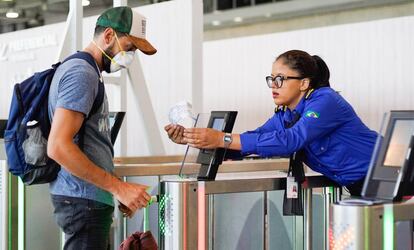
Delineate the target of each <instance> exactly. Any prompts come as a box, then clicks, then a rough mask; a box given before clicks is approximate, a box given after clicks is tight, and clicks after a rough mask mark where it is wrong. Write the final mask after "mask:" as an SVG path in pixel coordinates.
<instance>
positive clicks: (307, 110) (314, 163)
mask: <svg viewBox="0 0 414 250" xmlns="http://www.w3.org/2000/svg"><path fill="white" fill-rule="evenodd" d="M297 115H299V116H300V118H299V120H298V121H297V122H296V124H295V125H293V126H292V127H291V128H285V124H286V123H288V122H291V121H292V120H293V119H294V116H297ZM377 135H378V134H377V133H376V132H374V131H372V130H370V129H369V128H368V127H367V126H365V124H364V123H362V121H361V119H360V118H359V117H358V116H357V115H356V113H355V111H354V110H353V108H352V107H351V105H350V104H349V103H348V102H347V101H345V99H344V98H342V97H341V96H340V95H339V94H338V93H336V92H335V91H334V90H333V89H331V88H329V87H323V88H319V89H316V90H315V91H314V92H313V93H311V95H310V96H309V97H308V98H306V97H304V98H303V99H302V100H301V101H300V102H299V104H298V105H297V107H296V109H295V110H293V111H290V110H289V109H286V110H280V111H279V112H276V113H275V115H274V116H273V117H272V118H270V119H269V120H268V121H267V122H266V123H265V124H263V125H262V126H261V127H259V128H257V129H256V130H254V131H248V132H245V133H243V134H241V135H240V141H241V146H242V154H258V155H260V156H262V157H269V156H287V155H290V154H292V153H293V152H295V151H298V150H299V149H302V148H303V149H304V150H305V154H306V160H305V163H306V165H308V166H309V167H310V168H312V169H313V170H315V171H317V172H319V173H322V174H323V175H325V176H327V177H329V178H330V179H332V180H334V181H336V182H337V183H339V184H341V185H348V184H351V183H353V182H355V181H358V180H361V179H362V178H364V177H365V175H366V173H367V170H368V165H369V162H370V159H371V154H372V152H373V149H374V145H375V141H376V138H377Z"/></svg>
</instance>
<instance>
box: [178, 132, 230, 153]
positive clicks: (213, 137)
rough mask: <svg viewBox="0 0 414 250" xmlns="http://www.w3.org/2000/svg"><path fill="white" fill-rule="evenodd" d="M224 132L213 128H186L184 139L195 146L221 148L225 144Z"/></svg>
mask: <svg viewBox="0 0 414 250" xmlns="http://www.w3.org/2000/svg"><path fill="white" fill-rule="evenodd" d="M223 136H224V133H223V132H221V131H218V130H215V129H212V128H186V129H185V130H184V140H185V141H186V142H187V143H188V145H190V146H191V147H194V148H206V149H213V148H220V147H223V146H224V142H223Z"/></svg>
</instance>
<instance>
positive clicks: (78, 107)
mask: <svg viewBox="0 0 414 250" xmlns="http://www.w3.org/2000/svg"><path fill="white" fill-rule="evenodd" d="M99 80H100V78H99V76H98V74H97V72H96V70H95V69H94V68H93V67H92V66H91V65H90V64H89V63H88V62H86V61H85V60H83V59H71V60H68V61H67V62H65V63H63V64H62V65H60V66H59V67H58V68H57V70H56V73H55V75H54V76H53V80H52V84H51V86H50V91H49V114H50V116H51V118H53V114H54V111H55V109H56V108H64V109H68V110H72V111H77V112H81V113H83V114H84V115H85V119H86V118H87V120H86V124H85V134H84V146H83V152H84V153H85V154H86V156H87V157H88V158H89V159H90V160H91V161H92V162H94V163H95V164H96V165H97V166H98V167H100V168H102V169H104V170H105V171H107V172H109V173H112V172H113V169H114V165H113V162H112V158H113V155H114V152H113V146H112V143H111V135H110V127H109V112H108V99H107V97H106V94H105V97H104V102H103V104H102V105H101V107H100V108H99V109H98V111H97V112H96V113H95V114H91V116H89V112H90V111H91V109H92V105H93V103H94V100H95V98H96V96H97V94H98V84H99ZM74 141H75V143H77V141H78V138H77V136H76V137H75V139H74ZM50 193H51V194H53V195H64V196H69V197H77V198H84V199H91V200H95V201H99V202H102V203H105V204H108V205H111V206H113V205H114V202H113V198H112V195H111V194H110V193H109V192H106V191H104V190H102V189H100V188H98V187H96V186H95V185H93V184H91V183H89V182H86V181H84V180H81V179H80V178H78V177H76V176H74V175H72V174H70V173H69V172H68V171H66V170H65V168H63V167H62V168H61V170H60V172H59V174H58V177H57V179H56V180H55V181H53V182H52V183H51V184H50Z"/></svg>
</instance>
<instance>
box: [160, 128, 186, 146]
mask: <svg viewBox="0 0 414 250" xmlns="http://www.w3.org/2000/svg"><path fill="white" fill-rule="evenodd" d="M164 129H165V131H167V134H168V137H169V138H170V140H171V141H173V142H175V143H178V144H187V142H186V141H185V140H184V137H183V133H184V127H183V126H181V125H178V124H168V125H167V126H165V127H164Z"/></svg>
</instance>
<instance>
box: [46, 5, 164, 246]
mask: <svg viewBox="0 0 414 250" xmlns="http://www.w3.org/2000/svg"><path fill="white" fill-rule="evenodd" d="M137 49H138V50H140V51H141V52H143V53H145V54H147V55H152V54H154V53H155V52H156V49H155V48H154V47H153V46H152V45H151V44H150V43H149V42H148V41H147V39H146V19H145V17H144V16H142V15H140V14H139V13H137V12H136V11H133V10H132V9H131V8H129V7H117V8H111V9H108V10H106V11H105V12H104V13H103V14H102V15H101V16H99V18H98V20H97V23H96V27H95V34H94V38H93V41H92V42H91V43H90V44H89V45H88V46H87V47H86V48H85V49H84V50H83V51H81V52H78V53H77V54H76V55H77V56H76V57H75V58H71V59H70V60H66V61H64V62H63V63H62V64H61V65H60V66H59V67H58V68H57V70H56V73H55V75H54V77H53V80H52V84H51V87H50V92H49V104H48V105H49V107H48V108H49V114H50V119H51V120H53V123H52V128H51V131H50V135H49V138H48V156H49V157H50V158H52V159H53V160H55V161H56V162H57V163H59V165H61V170H60V172H59V174H58V177H57V178H56V180H54V181H53V182H51V184H50V193H51V199H52V203H53V206H54V208H55V211H54V214H55V218H56V221H57V223H58V225H59V226H60V227H61V229H62V230H63V231H64V232H65V236H66V241H65V247H64V249H108V247H109V229H110V225H111V223H112V214H113V210H114V201H113V197H114V198H115V199H117V200H118V201H120V203H122V204H123V205H125V209H124V215H126V216H129V217H131V216H132V215H133V214H134V213H135V211H136V210H137V209H140V208H142V207H144V206H146V205H147V203H148V201H149V200H150V198H151V197H150V196H149V195H148V194H147V193H146V191H145V190H146V188H147V186H144V185H140V184H133V183H127V182H123V181H121V180H119V179H118V178H116V177H115V176H114V175H113V174H112V173H113V169H114V165H113V162H112V158H113V145H112V143H111V137H110V128H109V127H110V126H109V112H108V101H107V98H106V94H105V90H104V87H103V82H102V76H101V74H100V73H101V72H102V71H106V72H108V73H110V72H115V71H118V70H120V69H122V68H128V67H129V66H130V65H131V63H132V61H133V59H134V55H135V51H136V50H137Z"/></svg>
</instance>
